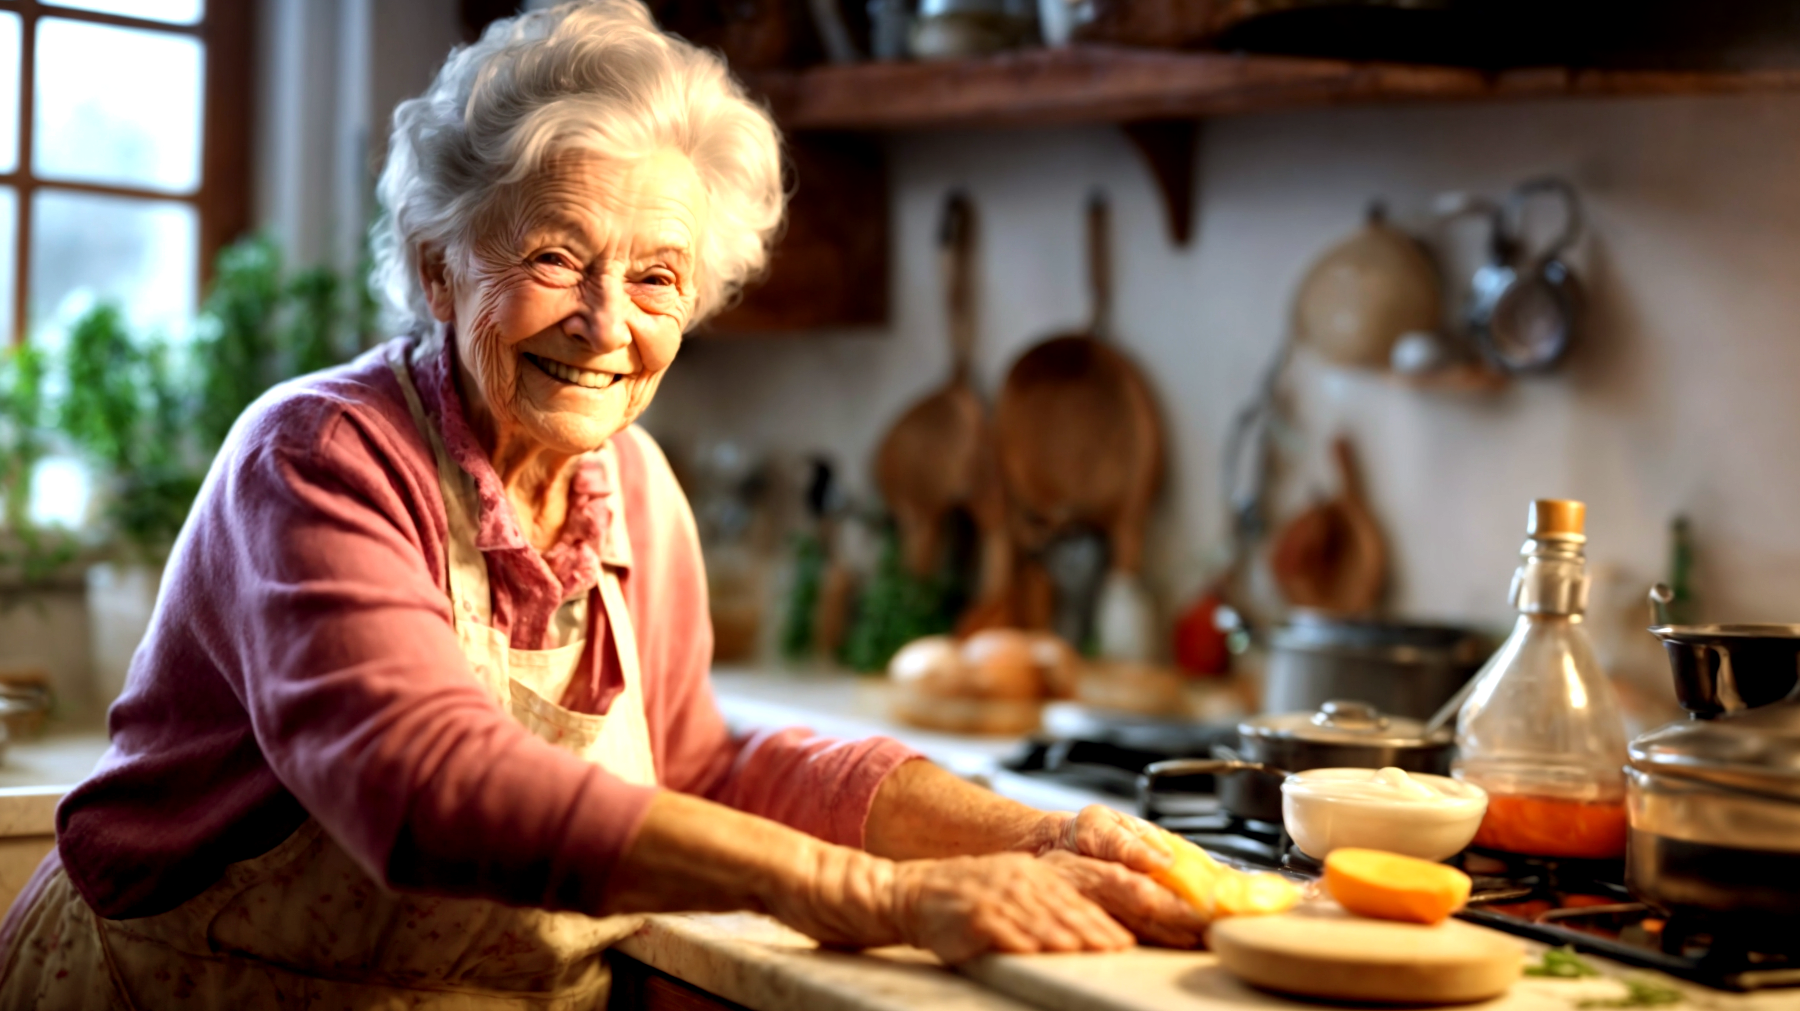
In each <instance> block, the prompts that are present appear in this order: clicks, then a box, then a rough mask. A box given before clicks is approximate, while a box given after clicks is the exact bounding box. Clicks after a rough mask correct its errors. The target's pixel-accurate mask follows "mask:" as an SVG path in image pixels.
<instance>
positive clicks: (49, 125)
mask: <svg viewBox="0 0 1800 1011" xmlns="http://www.w3.org/2000/svg"><path fill="white" fill-rule="evenodd" d="M250 5H251V0H61V2H59V3H55V4H49V3H38V2H34V0H0V335H3V336H0V339H4V340H8V341H15V342H16V341H19V340H23V339H26V338H28V337H31V336H33V335H34V334H37V333H41V332H44V331H46V330H51V331H54V330H58V329H61V328H63V327H65V326H66V325H67V324H68V323H70V322H72V321H73V320H74V318H75V317H77V316H79V315H80V314H81V313H82V312H83V311H85V310H86V309H87V308H88V307H90V306H92V305H93V304H94V303H96V302H98V301H102V300H113V301H116V302H118V303H119V304H120V306H121V307H122V308H123V309H124V311H125V313H126V316H127V318H128V319H129V320H130V322H131V324H132V325H133V328H134V329H137V330H140V331H142V330H154V329H162V330H165V331H174V330H179V329H180V328H182V327H183V326H184V325H185V323H186V322H187V320H188V319H189V318H190V317H191V316H192V315H193V312H194V308H195V306H196V303H197V300H198V298H199V293H200V287H201V285H202V284H203V283H204V281H205V279H206V275H207V273H208V271H209V268H210V266H211V263H212V259H213V256H214V254H215V253H217V251H218V250H219V248H220V247H221V246H223V245H224V244H226V243H228V242H230V241H231V240H232V239H234V238H236V237H237V235H238V233H239V232H241V231H243V230H244V228H245V227H246V226H247V224H248V221H249V202H248V199H247V198H248V174H249V150H248V140H249V138H248V132H249V130H248V127H249V123H248V117H249V111H250V95H249V80H248V78H249V55H250V54H249V52H248V50H249V46H250V32H249V27H250V26H249V8H250Z"/></svg>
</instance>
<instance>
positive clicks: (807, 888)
mask: <svg viewBox="0 0 1800 1011" xmlns="http://www.w3.org/2000/svg"><path fill="white" fill-rule="evenodd" d="M792 857H793V859H792V860H790V861H789V862H788V866H787V867H786V868H785V869H784V872H783V873H782V874H780V875H778V876H776V877H775V878H774V879H773V880H772V881H771V884H772V885H773V888H772V889H771V891H770V892H769V894H768V895H766V896H765V897H764V905H765V906H766V908H767V910H768V912H769V913H770V914H771V915H773V916H774V917H775V918H776V919H778V920H781V921H782V922H784V923H786V924H788V925H789V926H792V927H794V928H796V929H798V930H800V931H802V932H804V933H806V934H808V935H810V936H812V937H814V938H816V939H818V940H819V941H821V942H824V943H826V944H836V945H844V946H852V947H873V946H878V945H883V944H894V943H897V942H899V941H902V940H905V939H906V938H905V931H904V930H903V918H902V915H901V910H902V906H903V905H904V901H903V899H902V897H901V896H900V895H899V892H898V887H897V886H898V881H899V875H898V874H897V870H898V868H897V865H896V864H895V863H894V861H892V860H888V859H886V858H884V857H878V856H874V855H872V854H869V853H864V852H863V851H861V850H855V849H851V848H849V847H847V846H834V845H832V844H830V843H827V842H823V841H820V840H817V839H812V838H811V837H808V839H807V843H806V844H805V845H804V846H801V847H796V848H795V851H794V852H793V854H792Z"/></svg>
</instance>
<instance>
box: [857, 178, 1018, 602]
mask: <svg viewBox="0 0 1800 1011" xmlns="http://www.w3.org/2000/svg"><path fill="white" fill-rule="evenodd" d="M974 232H975V212H974V208H973V206H971V204H970V203H969V200H968V198H967V197H966V196H964V195H963V194H961V193H952V194H951V195H950V196H949V197H948V198H947V199H946V201H945V204H944V215H943V220H942V223H941V225H940V227H939V232H938V245H939V250H940V255H941V258H942V261H943V276H944V288H945V294H946V302H947V315H948V322H949V327H948V331H949V338H950V358H951V366H950V377H949V379H948V381H947V382H945V384H944V385H943V386H942V387H940V388H939V389H938V390H937V391H935V392H933V393H931V394H929V395H928V396H926V397H925V398H924V399H922V400H920V401H919V402H917V403H915V404H913V405H912V406H911V407H910V408H908V409H907V410H906V412H905V413H904V414H902V415H901V417H900V420H899V421H897V422H895V423H894V427H893V428H892V429H890V430H889V431H888V434H887V436H886V437H885V438H883V439H882V441H881V445H880V447H879V448H878V449H877V451H876V458H875V479H876V484H877V485H878V486H879V487H880V488H881V494H882V496H883V497H884V498H885V499H886V500H887V503H888V508H889V509H891V510H892V511H893V513H894V519H895V522H896V523H897V525H898V526H899V529H900V538H901V546H902V551H903V553H904V556H905V560H906V566H907V568H908V569H909V570H910V571H911V572H912V573H913V574H914V575H916V576H920V577H924V576H929V575H931V574H932V573H933V572H935V571H936V570H937V567H938V566H939V564H940V563H941V560H942V559H941V556H942V553H943V545H944V527H945V521H946V519H947V518H948V516H949V514H950V512H951V511H952V510H955V509H963V510H966V511H967V512H968V514H969V516H970V517H971V518H972V519H973V520H974V522H975V526H976V528H977V530H978V531H979V536H980V552H981V558H980V564H979V570H980V576H979V585H978V586H977V588H976V593H975V598H976V604H975V609H976V610H980V611H981V612H982V614H983V615H985V617H984V618H983V619H982V621H981V622H979V623H978V624H980V625H981V626H982V627H985V626H986V625H988V624H1003V623H1005V618H1006V617H1007V615H1006V609H1005V607H1004V598H1005V597H1006V595H1007V586H1008V585H1009V583H1010V575H1011V570H1012V549H1011V542H1010V540H1009V539H1008V536H1007V532H1006V501H1005V496H1004V492H1003V490H1002V488H1001V485H1000V479H999V474H998V472H997V468H996V463H995V460H994V454H993V445H992V442H991V439H990V432H989V429H988V424H987V419H986V410H985V408H984V407H983V406H982V403H981V399H980V398H979V397H978V396H977V395H976V393H975V389H974V387H973V385H972V384H971V382H970V371H971V366H970V359H971V356H972V354H973V352H974V344H975V318H974V297H975V295H974V287H975V282H974V272H973V251H974Z"/></svg>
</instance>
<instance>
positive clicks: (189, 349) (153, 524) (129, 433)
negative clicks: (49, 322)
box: [53, 237, 351, 704]
mask: <svg viewBox="0 0 1800 1011" xmlns="http://www.w3.org/2000/svg"><path fill="white" fill-rule="evenodd" d="M283 273H284V272H283V268H282V262H281V255H280V251H279V249H278V247H277V246H276V245H275V243H274V242H273V241H271V240H270V239H268V238H266V237H252V238H247V239H244V240H241V241H239V242H238V243H236V244H234V245H232V246H231V247H229V248H227V249H225V250H224V251H223V252H222V253H221V254H220V256H219V259H218V261H217V265H216V269H215V272H214V281H213V285H212V288H211V290H210V291H209V292H208V294H207V298H206V302H205V304H204V305H203V306H202V308H201V311H200V316H199V319H198V321H197V326H196V328H195V333H194V338H193V340H192V342H191V343H189V344H187V345H186V346H177V345H174V344H171V343H170V342H168V341H166V340H163V339H160V338H150V339H147V340H139V339H134V338H133V337H132V335H131V334H130V332H129V331H128V329H127V327H126V325H125V320H124V316H123V314H122V313H121V311H120V310H119V308H118V307H117V306H114V305H110V304H102V305H99V306H96V307H95V308H94V309H92V310H90V311H89V312H88V313H87V314H86V315H84V316H83V317H82V318H81V319H80V320H79V321H78V322H77V323H76V325H75V326H74V328H73V329H72V330H71V331H70V333H69V337H68V340H67V342H66V347H65V349H64V351H63V354H62V355H61V357H60V361H59V362H58V364H59V365H60V367H61V370H62V375H61V378H62V379H63V383H62V384H61V385H62V391H61V392H62V395H61V397H60V399H59V400H58V402H57V404H56V408H55V411H54V412H53V413H54V418H53V420H54V422H55V427H56V429H57V431H58V432H60V433H61V435H62V437H63V438H65V439H66V440H67V441H68V442H69V443H70V444H71V445H73V446H74V447H75V448H77V449H78V450H79V451H80V452H81V454H82V455H83V456H84V457H85V458H86V459H87V461H88V463H89V465H90V467H92V469H93V470H94V472H95V474H96V475H97V477H98V480H97V481H96V484H97V485H98V486H99V487H98V490H99V493H100V494H99V500H100V503H101V506H100V509H99V510H98V518H99V526H98V529H97V531H96V533H97V534H98V539H99V541H100V542H101V543H102V544H103V545H104V549H103V557H102V559H101V560H99V561H97V562H96V563H95V564H93V565H91V566H89V568H88V570H87V590H88V612H89V628H90V636H91V641H90V646H91V650H92V655H93V665H94V678H95V686H96V691H97V694H98V695H99V697H100V700H101V702H102V703H103V704H104V703H107V702H110V700H111V699H112V698H115V697H116V696H117V695H118V692H119V691H120V689H122V688H123V687H124V681H125V674H126V671H127V669H128V668H129V666H130V663H131V657H132V654H133V653H134V652H136V650H137V646H138V643H139V642H140V641H141V640H142V638H143V634H144V630H145V629H146V628H147V627H148V626H149V621H150V615H151V610H152V608H153V607H154V605H155V602H156V594H157V590H158V589H159V587H160V584H161V578H162V567H163V563H164V562H165V561H166V559H167V557H168V553H169V550H170V548H171V547H172V546H173V544H174V541H175V538H176V536H177V534H179V533H180V530H181V525H182V523H183V522H185V520H186V518H187V514H188V511H189V509H190V508H191V507H192V505H193V501H194V497H195V495H196V494H198V492H199V490H200V483H201V480H202V479H203V478H204V476H205V473H206V470H207V468H208V467H209V466H210V465H211V461H212V457H213V456H214V454H216V453H217V452H218V450H219V447H220V446H221V445H223V443H224V441H225V439H226V437H227V435H228V434H229V433H230V430H231V426H232V425H233V424H234V423H235V422H236V421H237V418H238V416H239V415H241V414H242V413H243V411H244V408H246V407H248V406H249V405H250V403H251V402H252V401H254V400H255V399H256V398H257V397H259V396H261V395H262V393H263V392H264V391H266V390H267V389H268V388H269V387H270V386H273V385H274V384H275V383H277V382H280V381H281V380H283V379H287V378H290V377H292V376H296V375H301V374H304V373H306V372H312V371H316V370H318V369H321V368H326V367H328V366H331V365H334V364H336V363H337V362H339V361H342V360H343V358H344V357H346V355H345V352H346V350H347V349H348V345H349V344H350V343H351V341H350V340H349V339H348V338H347V334H346V331H347V330H348V325H347V324H348V323H349V321H350V319H351V314H350V313H349V312H348V311H346V308H345V307H344V306H343V304H342V303H343V297H342V295H343V288H344V285H343V284H342V283H341V282H340V280H339V278H338V277H337V275H335V274H333V273H332V272H331V271H330V270H327V269H324V268H317V269H313V270H308V271H302V272H299V273H297V274H295V275H293V276H292V277H284V276H283Z"/></svg>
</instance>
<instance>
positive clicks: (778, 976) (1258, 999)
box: [619, 913, 1800, 1011]
mask: <svg viewBox="0 0 1800 1011" xmlns="http://www.w3.org/2000/svg"><path fill="white" fill-rule="evenodd" d="M1519 945H1520V949H1521V954H1522V955H1526V956H1528V957H1532V958H1535V957H1537V956H1539V955H1541V953H1542V946H1541V945H1532V944H1528V943H1527V942H1524V941H1520V942H1519ZM619 949H620V950H621V951H623V952H624V953H625V954H627V955H630V956H631V957H633V958H635V959H638V960H639V961H641V962H644V963H646V964H648V965H652V966H654V967H656V968H658V969H660V970H662V971H663V972H666V973H668V974H669V975H671V976H674V977H676V978H678V979H681V980H684V981H685V982H687V983H690V984H692V985H694V986H697V987H700V988H701V989H703V990H707V991H709V992H711V993H714V994H717V995H718V996H721V997H724V998H726V999H728V1000H732V1001H735V1002H737V1003H739V1004H742V1005H744V1006H745V1007H747V1008H751V1009H752V1011H901V1009H931V1011H1026V1009H1030V1008H1036V1009H1041V1011H1262V1009H1273V1011H1305V1009H1311V1011H1318V1009H1320V1008H1327V1007H1332V1006H1334V1005H1332V1004H1330V1003H1329V1002H1323V1001H1317V1002H1315V1001H1305V1002H1303V1001H1299V1000H1290V999H1288V998H1286V997H1282V996H1279V995H1277V994H1273V993H1268V992H1265V991H1261V990H1257V989H1255V988H1253V987H1250V986H1248V985H1246V984H1244V983H1242V982H1239V981H1238V980H1237V979H1236V978H1235V977H1234V976H1232V975H1231V974H1230V973H1228V972H1226V971H1225V969H1224V968H1223V967H1221V966H1220V965H1219V964H1218V960H1217V959H1216V958H1215V957H1214V956H1213V955H1212V954H1211V953H1210V952H1206V951H1172V950H1168V949H1163V948H1133V949H1131V950H1128V951H1122V952H1116V953H1107V954H1072V955H990V956H987V957H984V958H979V959H976V960H975V961H973V962H971V963H969V964H967V965H964V966H961V967H958V968H957V969H955V970H952V969H949V968H947V967H945V966H944V965H943V963H941V962H939V961H938V960H937V959H936V958H935V957H933V956H932V955H931V954H930V953H928V952H924V951H920V950H918V949H916V948H907V947H892V948H877V949H873V950H871V951H867V952H862V953H852V952H842V951H830V950H824V949H821V948H820V947H819V946H818V944H817V943H816V942H814V941H812V940H811V939H810V938H807V937H805V936H804V935H802V934H799V933H796V932H795V931H793V930H790V929H788V928H787V927H784V926H782V925H781V924H779V923H777V922H775V921H774V920H771V919H769V918H768V917H765V916H758V915H755V914H751V913H713V914H706V913H682V914H664V915H658V916H651V917H648V918H647V919H646V922H645V925H644V927H643V929H642V930H640V931H639V932H638V933H636V934H634V935H633V936H631V937H630V938H627V939H626V940H625V941H623V942H621V943H620V945H619ZM1584 958H1586V959H1587V961H1588V962H1589V963H1591V964H1592V965H1594V966H1595V967H1596V968H1598V969H1599V971H1600V973H1601V975H1600V976H1598V977H1595V978H1589V979H1548V978H1532V977H1526V978H1524V979H1521V980H1520V981H1519V982H1517V983H1515V984H1514V985H1513V987H1512V989H1511V990H1509V991H1508V992H1507V993H1506V994H1504V995H1502V996H1500V997H1496V998H1494V999H1493V1000H1489V1001H1483V1002H1481V1003H1478V1004H1468V1005H1458V1007H1459V1008H1463V1009H1466V1011H1577V1009H1578V1008H1580V1007H1582V1006H1583V1005H1584V1004H1585V1005H1586V1006H1588V1007H1604V1006H1607V1005H1606V1004H1604V1003H1600V1002H1606V1001H1617V1000H1619V999H1620V998H1621V997H1623V996H1624V994H1625V992H1626V991H1625V987H1624V985H1623V983H1622V982H1621V980H1623V979H1628V978H1634V977H1641V976H1646V975H1648V976H1655V977H1656V978H1657V980H1658V981H1659V982H1662V983H1666V984H1668V985H1669V986H1671V987H1672V988H1673V989H1675V990H1676V991H1678V992H1679V993H1680V994H1681V998H1680V1000H1679V1001H1678V1002H1676V1003H1673V1004H1664V1005H1660V1006H1661V1007H1663V1008H1667V1009H1669V1011H1792V1009H1793V1008H1795V1007H1797V1006H1800V995H1796V993H1795V991H1792V990H1770V991H1763V992H1761V993H1751V994H1736V993H1722V992H1719V991H1715V990H1708V989H1706V988H1704V987H1700V986H1695V985H1691V984H1686V983H1681V982H1679V981H1674V980H1669V979H1668V978H1667V977H1661V976H1656V974H1654V973H1645V972H1643V971H1641V970H1636V969H1631V968H1628V967H1625V966H1621V965H1618V964H1616V963H1613V962H1609V961H1607V960H1605V959H1602V958H1595V957H1591V956H1584Z"/></svg>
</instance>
